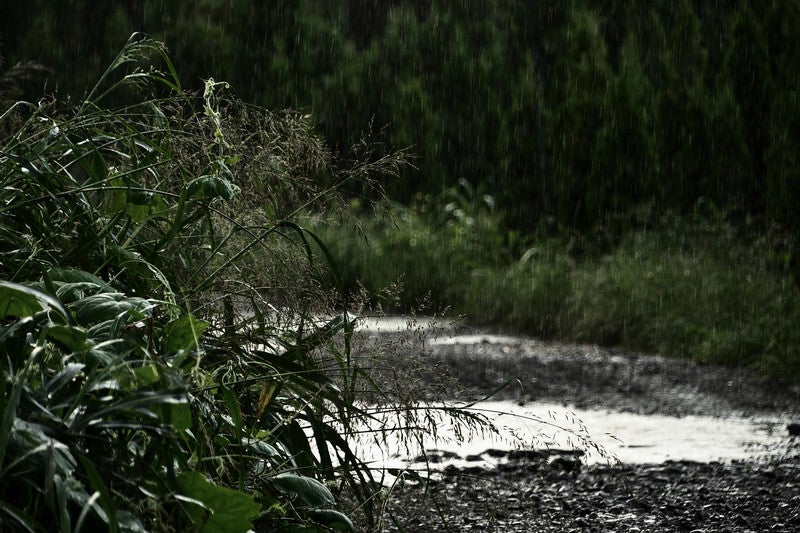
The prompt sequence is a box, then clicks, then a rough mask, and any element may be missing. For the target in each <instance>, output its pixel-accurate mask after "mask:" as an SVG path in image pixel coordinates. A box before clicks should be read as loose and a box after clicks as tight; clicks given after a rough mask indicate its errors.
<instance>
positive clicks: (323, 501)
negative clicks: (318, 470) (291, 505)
mask: <svg viewBox="0 0 800 533" xmlns="http://www.w3.org/2000/svg"><path fill="white" fill-rule="evenodd" d="M269 480H270V482H271V483H272V485H273V486H274V487H275V488H277V489H278V490H280V491H281V492H283V493H285V494H290V495H294V496H295V498H297V500H296V505H297V504H299V505H298V506H299V507H309V508H311V509H319V508H321V507H325V506H328V505H336V500H335V499H334V497H333V494H331V491H330V490H329V489H328V487H326V486H325V485H323V484H322V483H320V482H319V481H317V480H316V479H313V478H310V477H306V476H299V475H297V474H292V473H290V472H285V473H283V474H278V475H277V476H273V477H271V478H270V479H269Z"/></svg>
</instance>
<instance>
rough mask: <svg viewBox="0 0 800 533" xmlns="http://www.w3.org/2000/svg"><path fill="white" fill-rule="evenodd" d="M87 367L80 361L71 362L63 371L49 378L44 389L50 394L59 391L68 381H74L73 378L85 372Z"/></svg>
mask: <svg viewBox="0 0 800 533" xmlns="http://www.w3.org/2000/svg"><path fill="white" fill-rule="evenodd" d="M84 368H86V365H82V364H78V363H69V364H67V365H66V366H65V367H64V368H62V369H61V371H60V372H59V373H58V374H56V375H55V376H53V377H52V378H51V379H49V380H47V382H46V384H45V385H44V390H45V391H46V392H47V394H48V395H52V394H53V393H55V392H57V391H58V390H59V389H60V388H61V387H63V386H65V385H67V384H68V383H70V382H72V380H73V379H74V378H75V376H77V375H78V374H80V373H81V372H83V369H84Z"/></svg>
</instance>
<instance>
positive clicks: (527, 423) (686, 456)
mask: <svg viewBox="0 0 800 533" xmlns="http://www.w3.org/2000/svg"><path fill="white" fill-rule="evenodd" d="M472 411H474V412H479V413H482V414H485V415H486V416H487V417H488V418H490V419H491V420H492V421H493V422H494V424H495V425H496V426H497V427H498V428H501V429H502V431H501V435H500V436H496V435H475V436H473V437H472V438H471V439H469V440H468V441H465V442H463V443H458V442H457V441H456V440H455V438H454V431H453V428H452V427H450V426H448V425H447V424H440V425H438V426H437V427H438V431H439V436H440V437H441V438H440V439H438V440H437V439H434V438H432V437H431V436H427V437H426V438H425V440H424V441H423V442H422V443H421V446H424V448H425V449H426V450H428V451H430V450H435V453H433V454H431V455H432V457H433V459H432V460H433V461H434V462H435V463H436V464H433V465H432V466H434V467H436V468H437V469H438V468H444V467H445V466H447V465H454V466H456V467H465V466H478V467H484V468H491V467H494V466H497V465H498V464H501V463H503V462H504V461H505V456H506V455H507V454H501V453H496V452H497V451H500V450H513V449H519V448H522V449H529V450H537V449H538V450H542V449H552V450H559V451H567V450H580V449H583V450H586V445H587V442H592V443H595V444H597V445H598V446H599V448H601V449H602V450H605V452H606V453H607V454H609V455H610V456H611V457H612V458H615V459H618V460H620V461H622V462H623V463H629V464H636V463H661V462H664V461H696V462H704V463H705V462H712V461H722V462H729V461H734V460H742V459H754V458H758V457H763V456H766V455H768V454H774V453H776V450H778V449H779V448H780V447H781V446H782V445H786V444H788V441H789V438H788V434H787V432H786V424H787V421H786V420H782V419H778V418H774V419H763V420H752V419H746V418H738V417H727V418H712V417H705V416H686V417H681V418H677V417H669V416H662V415H637V414H632V413H618V412H610V411H604V410H581V409H570V408H568V407H564V406H562V405H556V404H538V403H536V404H531V405H528V406H524V407H521V406H519V405H516V404H514V403H513V402H492V401H487V402H482V403H480V404H478V405H477V406H476V407H475V409H472ZM584 439H588V440H584ZM385 450H392V452H389V453H387V452H386V451H385ZM399 450H404V446H403V445H402V443H400V442H399V440H394V441H392V440H390V442H389V443H388V446H386V447H385V449H381V448H378V447H376V446H374V445H367V446H365V447H363V448H362V449H361V451H362V454H363V456H364V457H368V458H369V459H370V460H372V461H374V466H376V467H385V468H409V467H410V468H419V467H422V466H424V464H423V463H420V462H418V461H415V460H414V458H415V457H417V456H418V455H419V454H420V453H421V448H420V444H419V443H417V444H416V445H415V447H414V449H412V450H409V451H408V453H405V452H399ZM586 451H587V453H586V455H584V456H583V461H584V462H585V463H587V464H597V463H607V462H609V455H606V456H604V455H603V454H601V453H598V451H597V450H594V449H591V448H590V449H588V450H586ZM487 452H488V453H487ZM493 452H495V453H493Z"/></svg>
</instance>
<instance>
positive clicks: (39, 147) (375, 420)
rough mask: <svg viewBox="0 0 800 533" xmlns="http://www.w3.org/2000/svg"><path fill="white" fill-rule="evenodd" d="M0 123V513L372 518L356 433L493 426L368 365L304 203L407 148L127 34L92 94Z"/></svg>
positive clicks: (361, 177)
mask: <svg viewBox="0 0 800 533" xmlns="http://www.w3.org/2000/svg"><path fill="white" fill-rule="evenodd" d="M157 67H158V68H157ZM118 91H125V98H124V101H128V102H133V103H131V104H129V105H128V106H126V107H118V106H114V105H111V104H107V101H112V100H114V99H113V98H112V97H113V96H114V95H115V94H116V93H117V92H118ZM0 123H2V124H0V131H2V132H4V133H3V135H2V138H0V184H1V185H2V187H1V188H0V373H1V374H2V376H1V379H0V396H1V397H2V404H1V405H2V408H1V409H0V529H2V530H3V531H34V532H40V531H80V530H82V529H83V530H103V531H112V532H114V531H215V532H216V531H230V532H244V531H249V530H253V529H254V530H259V531H331V530H353V529H355V528H356V526H359V527H360V528H363V529H372V528H379V527H380V524H381V520H382V510H381V509H382V507H381V505H382V501H383V499H384V498H385V489H384V486H383V485H381V483H379V481H380V480H379V479H375V477H374V475H373V470H372V467H371V465H369V464H368V463H366V462H364V460H362V458H361V457H360V456H359V455H358V454H357V453H356V452H355V451H354V449H353V446H352V443H353V442H354V438H356V437H357V436H358V435H364V434H367V435H370V436H371V437H372V438H373V439H375V440H376V441H377V442H384V443H385V442H386V439H387V438H388V435H389V434H397V433H400V434H401V439H402V438H404V439H406V440H407V441H410V442H413V441H414V439H415V435H424V434H427V433H430V431H431V430H432V428H431V424H435V423H437V422H436V421H437V420H439V419H441V417H445V418H447V419H448V420H449V421H451V422H452V423H455V424H456V425H457V426H461V425H463V427H464V428H466V429H465V430H464V431H465V432H468V431H469V428H487V429H491V428H492V424H491V421H490V420H488V418H487V417H485V416H482V415H479V414H475V413H470V412H466V411H463V410H460V409H458V408H455V407H451V406H450V404H447V403H445V402H442V401H439V400H438V399H437V398H424V397H423V396H422V395H421V394H416V393H415V390H416V389H415V388H414V387H413V386H412V384H410V383H407V382H397V381H388V382H385V383H383V382H382V383H381V384H380V386H379V384H378V383H377V382H376V381H375V380H373V379H372V377H371V374H370V372H371V368H370V367H369V366H367V364H366V363H365V364H362V363H361V362H360V360H358V359H357V358H355V357H354V356H353V353H352V352H351V347H352V343H353V339H354V338H356V317H354V315H352V314H351V313H350V312H351V311H353V310H357V309H358V308H359V305H360V303H359V301H358V300H357V299H356V298H355V297H353V296H350V297H346V295H345V293H344V292H343V291H342V282H341V279H340V277H339V273H338V272H339V271H338V269H337V266H336V263H335V261H334V260H333V255H332V254H331V253H330V251H329V249H328V248H327V247H326V244H325V242H324V240H323V239H321V238H320V237H319V236H318V235H317V234H315V233H314V232H312V231H310V230H309V229H308V228H306V227H304V226H303V225H301V223H300V222H301V220H300V217H299V215H300V213H309V212H311V213H325V214H326V215H327V216H337V215H338V216H345V215H346V214H347V213H346V212H345V211H344V210H343V209H342V206H343V205H344V202H343V200H342V196H341V190H342V189H343V188H344V187H347V186H349V185H351V184H352V183H353V182H358V184H359V189H360V190H366V189H369V188H370V187H372V186H373V184H374V182H373V180H374V178H376V177H378V176H381V175H393V174H396V173H397V171H398V168H399V166H400V165H402V164H403V157H402V154H394V155H390V156H385V155H384V156H381V157H379V158H378V157H373V156H372V153H373V152H371V151H370V148H369V146H370V144H369V142H366V141H365V142H364V143H360V144H359V145H357V146H355V147H354V148H353V153H352V154H350V155H348V156H345V157H342V158H340V159H337V158H335V157H334V156H333V155H332V154H331V153H330V152H329V151H328V150H327V149H326V148H325V143H324V142H323V141H321V140H320V139H319V138H318V137H317V136H316V135H315V134H314V132H313V127H312V126H311V124H310V122H309V119H308V117H307V116H305V115H302V114H300V113H296V112H292V111H285V112H281V113H275V112H270V111H267V110H264V109H260V108H256V107H253V106H249V105H247V104H245V103H243V102H240V101H238V100H236V99H235V98H234V97H232V96H230V93H229V88H228V87H227V84H225V83H221V82H215V81H214V80H208V81H207V82H206V84H205V90H204V91H203V92H202V93H200V94H191V93H185V92H183V91H182V90H181V87H180V83H179V81H178V79H177V77H176V76H175V69H174V68H173V66H172V64H171V62H170V60H169V57H168V56H167V54H166V52H165V48H164V47H163V45H162V44H161V43H158V42H155V41H152V40H150V39H147V38H145V37H143V36H141V35H134V36H133V37H132V38H131V39H130V40H129V42H128V43H127V45H126V46H125V47H124V49H123V50H122V51H121V52H120V54H119V55H118V56H117V58H116V59H115V61H114V62H113V63H112V64H111V65H110V66H109V68H108V70H107V71H106V72H105V73H104V74H103V76H102V77H101V78H100V80H99V81H98V83H97V85H96V86H95V87H94V88H93V89H92V90H91V91H90V92H89V94H88V96H87V97H86V99H85V100H83V101H81V102H78V103H77V104H72V103H70V102H61V101H59V100H57V99H43V100H42V101H41V102H40V103H39V104H32V103H27V102H17V103H15V104H13V105H12V106H11V107H10V108H8V109H7V110H6V111H5V112H4V113H3V114H2V115H0ZM366 397H369V398H371V402H370V403H366V401H364V398H366ZM387 413H394V414H395V416H396V418H397V419H401V420H403V424H401V425H400V426H395V425H388V424H386V423H385V422H384V421H383V418H384V416H385V415H386V414H387ZM430 413H436V417H432V416H430ZM433 430H435V427H434V428H433ZM343 502H349V503H350V505H349V506H348V507H347V508H345V507H343V505H344V503H343Z"/></svg>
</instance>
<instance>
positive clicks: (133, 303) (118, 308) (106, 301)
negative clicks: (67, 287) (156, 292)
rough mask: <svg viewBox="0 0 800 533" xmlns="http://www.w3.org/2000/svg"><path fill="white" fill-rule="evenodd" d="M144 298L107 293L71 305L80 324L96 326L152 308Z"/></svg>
mask: <svg viewBox="0 0 800 533" xmlns="http://www.w3.org/2000/svg"><path fill="white" fill-rule="evenodd" d="M150 305H151V304H150V302H148V301H147V300H145V299H143V298H136V297H131V296H126V295H125V294H122V293H119V292H106V293H102V294H95V295H93V296H88V297H86V298H83V299H82V300H78V301H76V302H74V303H72V304H71V305H70V308H71V309H72V310H73V311H75V317H76V319H77V320H78V322H79V323H80V324H94V323H96V322H103V321H105V320H114V319H115V318H117V317H119V316H120V315H122V314H123V313H126V312H128V311H143V310H144V309H146V308H148V307H150Z"/></svg>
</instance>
